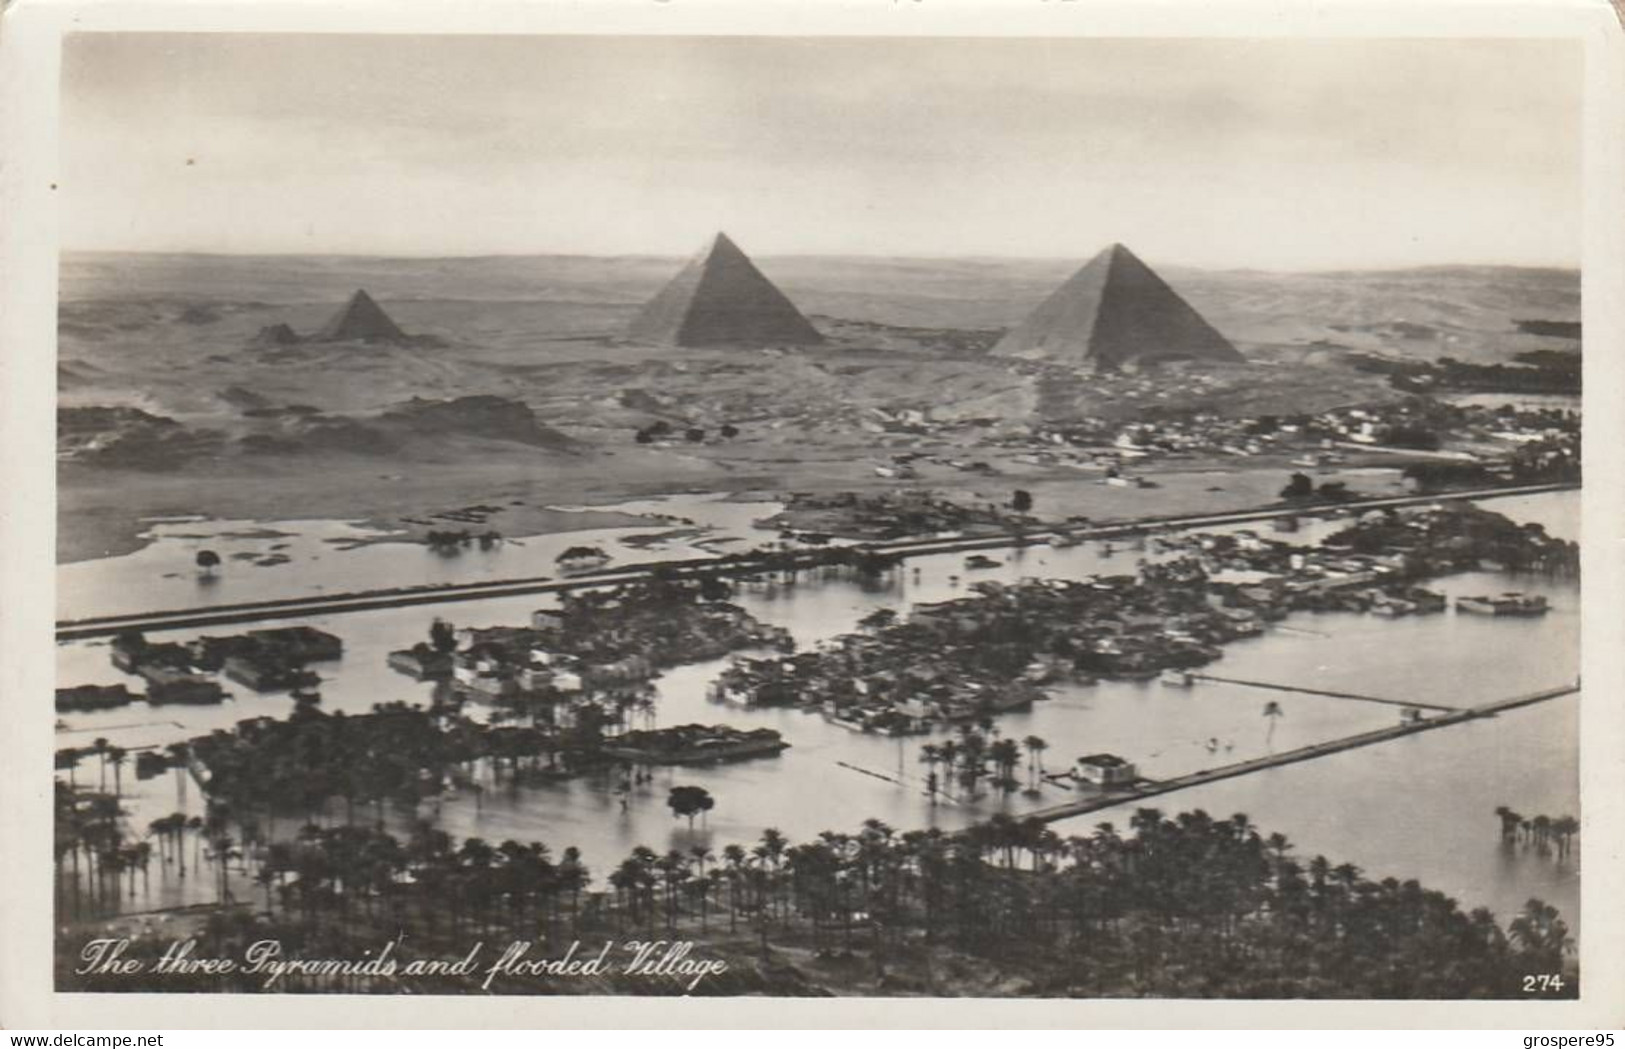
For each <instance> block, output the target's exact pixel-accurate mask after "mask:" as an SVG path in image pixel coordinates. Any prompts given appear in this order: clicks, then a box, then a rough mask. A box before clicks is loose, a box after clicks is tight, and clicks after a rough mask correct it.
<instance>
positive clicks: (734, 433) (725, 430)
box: [633, 419, 739, 444]
mask: <svg viewBox="0 0 1625 1049" xmlns="http://www.w3.org/2000/svg"><path fill="white" fill-rule="evenodd" d="M676 433H677V430H676V429H675V428H674V427H673V426H672V425H671V423H668V422H667V421H666V420H664V419H659V420H656V421H655V422H652V423H650V424H649V425H648V426H644V427H642V428H640V429H639V430H637V432H636V433H635V434H634V435H633V437H634V439H635V440H636V441H637V442H638V443H639V444H653V443H654V442H655V441H659V440H665V439H667V438H669V437H671V436H673V435H674V434H676ZM682 434H683V440H685V441H687V442H689V443H690V444H699V443H700V442H701V441H704V440H705V438H706V431H705V428H704V427H703V426H687V427H684V428H683V431H682ZM717 436H718V437H721V438H722V439H723V440H728V441H731V440H733V439H734V438H735V437H738V436H739V427H737V426H735V425H733V424H732V423H723V424H722V425H721V426H719V427H717Z"/></svg>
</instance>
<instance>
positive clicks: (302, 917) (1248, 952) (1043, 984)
mask: <svg viewBox="0 0 1625 1049" xmlns="http://www.w3.org/2000/svg"><path fill="white" fill-rule="evenodd" d="M1127 830H1128V833H1120V832H1119V831H1118V829H1117V828H1116V827H1115V826H1114V825H1112V824H1111V823H1101V824H1099V825H1098V826H1097V827H1096V829H1095V830H1094V831H1093V832H1092V833H1090V834H1084V835H1074V836H1071V837H1064V838H1063V837H1061V836H1059V835H1057V834H1056V833H1054V832H1053V831H1052V830H1051V829H1050V828H1049V827H1048V826H1046V825H1044V824H1043V823H1041V822H1039V821H1037V820H1031V819H1029V820H1016V819H1012V818H1009V817H1005V816H996V817H994V818H993V819H992V820H990V821H988V822H987V823H985V824H981V825H978V826H976V827H973V828H971V829H970V830H967V831H965V832H963V833H960V834H949V833H946V832H944V831H942V830H940V829H936V828H932V829H927V830H917V831H909V832H904V833H899V832H897V831H895V830H894V829H893V828H891V827H890V826H888V825H886V824H885V823H883V822H881V821H879V820H873V819H871V820H867V821H865V823H864V824H863V826H862V827H861V828H860V829H859V830H858V831H857V832H856V833H852V834H846V833H838V832H834V831H826V832H824V833H822V834H820V835H818V836H817V837H816V838H814V839H812V840H809V841H805V842H802V843H800V844H792V843H791V842H790V841H789V840H788V839H787V838H785V836H784V835H782V834H781V833H779V832H778V831H776V830H772V829H769V830H767V831H764V832H763V834H762V836H761V838H760V840H759V841H758V842H757V843H755V844H754V845H751V846H747V845H742V844H733V845H729V846H728V847H726V848H725V849H723V850H722V852H721V854H720V856H719V855H716V854H713V853H712V852H711V851H710V850H709V849H708V848H707V847H706V846H704V845H700V844H697V845H694V846H693V847H691V848H689V849H688V850H686V851H682V850H678V849H672V850H670V851H668V852H666V853H664V854H660V853H657V852H655V851H654V850H651V849H648V848H645V847H642V846H639V847H638V848H635V849H633V850H632V851H631V853H630V854H629V855H628V856H627V857H626V858H625V859H624V860H622V861H621V862H620V863H619V864H617V865H616V866H614V867H613V868H612V869H611V870H610V871H609V872H608V874H607V876H606V877H605V879H604V881H605V884H604V887H603V888H602V889H600V890H596V891H594V890H592V889H591V888H590V885H591V881H592V878H591V873H590V872H589V871H588V870H587V868H586V866H585V865H584V864H583V862H582V859H581V856H580V854H579V853H577V852H576V851H575V850H573V849H566V850H564V851H563V852H562V853H560V854H558V855H557V856H556V857H555V855H554V853H553V852H552V850H551V849H549V848H548V847H547V846H546V845H544V844H542V843H538V842H532V843H528V844H527V843H520V842H517V841H504V842H502V843H500V844H498V845H492V844H490V843H489V842H486V841H484V840H482V839H478V838H470V839H467V840H466V841H463V842H462V843H460V844H459V843H457V842H455V841H453V840H452V839H451V838H450V837H449V836H448V835H446V834H445V833H443V832H441V831H438V830H435V829H433V828H431V827H429V826H427V825H421V826H419V827H418V829H417V830H416V831H415V832H414V833H413V834H412V835H411V836H410V838H409V839H407V840H404V841H403V840H400V839H397V838H395V837H393V836H392V835H390V834H388V833H386V832H384V831H382V830H380V829H377V828H367V827H356V826H340V827H333V828H321V827H318V826H314V825H311V826H307V827H305V828H304V829H303V830H302V831H300V832H299V834H298V835H297V837H295V838H294V839H293V840H290V841H279V842H273V843H271V844H269V845H267V846H265V847H263V848H259V849H255V850H251V851H250V852H249V854H248V855H247V856H246V857H244V858H243V859H242V860H241V862H242V863H244V865H245V870H247V871H249V873H251V875H252V877H253V880H254V881H255V882H256V883H257V884H258V885H259V886H261V887H262V888H263V889H264V901H263V908H259V907H257V906H256V907H255V908H254V911H256V912H257V913H244V912H242V911H240V912H239V913H238V915H237V916H236V917H234V918H232V919H231V920H225V919H221V920H217V921H216V922H214V923H213V925H212V928H211V930H210V933H211V935H212V937H213V938H214V940H215V941H216V942H214V943H213V944H211V947H212V948H213V950H215V951H217V952H223V953H227V954H230V953H233V952H234V951H240V949H241V947H242V946H243V945H244V944H246V943H247V942H249V941H250V940H252V939H264V938H277V939H280V940H282V941H283V942H284V944H287V945H292V946H294V947H295V948H297V945H299V944H300V943H303V942H308V941H309V940H310V939H311V938H312V936H313V935H318V934H319V935H322V936H325V937H326V942H327V943H328V944H330V945H336V946H339V947H342V946H344V945H345V944H346V943H347V944H348V945H349V946H350V947H351V948H352V949H359V948H361V947H363V946H364V945H365V946H374V945H376V943H377V942H378V941H379V940H380V938H382V939H390V940H395V941H396V942H397V943H398V944H400V945H402V947H403V949H404V951H405V952H406V953H405V954H403V958H404V957H407V956H410V954H411V952H418V951H421V952H425V953H426V954H427V955H429V956H437V955H438V956H444V955H445V954H446V953H447V952H448V950H453V951H454V950H455V945H459V944H461V945H466V943H467V942H469V941H471V940H474V939H485V940H492V941H506V940H509V939H514V938H533V937H540V938H545V942H552V943H568V942H570V941H571V940H572V939H578V938H579V939H584V940H585V939H586V938H589V937H595V936H600V935H601V936H604V937H608V936H626V935H632V934H640V935H642V936H644V937H646V938H651V939H652V938H654V937H656V936H664V937H666V938H670V939H678V938H681V939H686V940H692V941H696V942H697V943H698V944H699V949H700V952H701V953H711V954H712V955H713V956H715V954H716V953H718V952H731V953H730V955H729V956H730V958H731V961H730V964H731V965H743V964H745V963H748V962H749V960H750V957H751V956H752V955H758V952H759V955H758V956H759V957H760V958H761V961H762V970H764V971H765V970H769V969H782V968H783V967H784V966H783V963H782V962H780V961H775V960H774V957H773V948H774V947H775V946H794V947H797V948H801V949H810V950H811V951H813V952H814V954H815V957H820V958H852V959H855V958H857V957H859V956H860V955H867V956H868V959H869V961H870V963H872V967H873V971H874V972H875V973H876V977H875V983H874V986H873V993H886V992H888V991H899V992H902V993H932V992H933V991H936V990H938V988H937V987H936V985H935V981H936V980H937V979H938V976H937V975H936V974H938V973H940V972H941V971H942V970H943V968H944V965H943V963H944V961H945V960H947V959H950V958H955V957H959V958H969V959H981V960H982V961H983V962H984V963H986V964H992V965H996V966H997V967H998V968H999V970H1000V971H1001V973H1002V974H1003V976H1004V977H1005V978H1006V982H1007V984H1008V985H1012V986H1014V987H1016V988H1017V991H1016V993H1021V994H1030V995H1044V996H1080V997H1081V996H1091V997H1098V996H1148V997H1259V998H1274V997H1348V998H1372V999H1375V998H1463V997H1514V996H1517V995H1519V994H1520V990H1519V984H1520V981H1521V977H1522V975H1523V974H1524V973H1527V972H1562V971H1564V966H1565V963H1566V962H1567V961H1568V958H1569V952H1570V948H1571V943H1570V938H1569V934H1568V930H1567V928H1566V926H1565V924H1564V923H1563V921H1562V919H1561V917H1560V916H1559V915H1558V914H1557V912H1556V910H1555V909H1553V908H1551V907H1549V906H1548V905H1546V904H1544V903H1542V902H1541V901H1538V900H1531V901H1530V902H1529V905H1528V906H1527V907H1526V908H1525V909H1524V910H1523V911H1522V912H1521V913H1520V914H1519V915H1517V917H1516V918H1515V919H1514V920H1513V921H1511V922H1510V923H1509V924H1508V926H1507V927H1506V928H1504V929H1503V928H1502V927H1501V926H1500V925H1499V924H1498V923H1497V921H1496V920H1495V918H1494V916H1493V915H1492V914H1491V913H1490V912H1489V911H1487V910H1484V909H1482V908H1479V909H1475V910H1473V911H1471V912H1463V911H1462V910H1461V908H1460V907H1459V906H1458V904H1457V903H1456V901H1455V900H1453V899H1451V898H1449V897H1448V896H1446V895H1444V894H1442V893H1439V892H1436V891H1433V890H1429V889H1426V888H1424V887H1422V886H1421V885H1420V884H1418V883H1417V882H1415V881H1403V882H1402V881H1398V880H1395V879H1392V878H1386V879H1382V880H1380V881H1375V880H1371V879H1368V878H1366V877H1365V876H1364V875H1363V874H1362V872H1361V871H1360V870H1359V869H1358V868H1357V867H1354V866H1353V865H1351V864H1347V863H1343V864H1334V863H1333V862H1332V861H1330V860H1328V859H1326V858H1325V857H1322V856H1315V857H1313V858H1311V859H1310V860H1308V861H1307V862H1302V861H1300V860H1299V859H1298V858H1297V857H1296V856H1295V855H1294V853H1293V850H1292V847H1291V844H1290V843H1289V842H1288V841H1287V839H1286V838H1285V837H1283V836H1281V835H1279V834H1268V835H1266V834H1264V833H1262V832H1261V831H1260V830H1259V829H1258V828H1257V827H1256V826H1254V825H1253V823H1252V822H1251V820H1249V819H1248V818H1247V816H1245V815H1242V814H1237V815H1235V816H1232V817H1230V818H1228V819H1219V818H1214V817H1212V816H1210V815H1208V814H1207V813H1205V812H1203V811H1201V810H1196V811H1192V812H1185V813H1181V814H1179V815H1178V816H1175V817H1168V816H1165V815H1164V814H1163V813H1161V812H1160V811H1158V810H1156V809H1152V808H1142V809H1139V810H1137V811H1136V812H1135V813H1134V815H1133V817H1132V818H1131V819H1130V820H1129V826H1128V828H1127ZM181 844H182V846H183V847H182V848H180V849H178V850H177V849H176V848H174V847H173V846H171V847H170V848H168V849H166V850H165V860H164V862H166V863H167V862H172V860H173V857H172V854H174V853H176V852H179V853H181V854H182V855H184V842H182V843H181ZM62 854H63V853H62V850H61V848H60V847H59V857H60V856H61V855H62ZM209 854H210V855H211V856H219V857H222V859H221V860H219V862H220V863H221V864H225V863H229V862H231V858H232V857H233V856H234V855H240V853H238V852H236V851H235V850H233V849H232V848H231V847H230V843H229V841H226V840H223V839H218V838H217V839H215V840H214V841H212V842H210V843H209ZM245 902H246V901H245ZM160 949H161V945H159V944H154V943H148V942H140V943H138V944H137V945H136V948H135V950H136V952H137V955H139V952H141V951H143V950H145V951H149V952H156V951H158V950H160ZM462 950H466V946H464V947H463V948H462ZM68 953H70V954H71V953H72V952H68ZM456 953H458V954H460V953H461V952H460V951H457V952H456ZM341 956H342V955H341ZM126 979H127V978H126ZM478 980H479V977H478V976H476V977H474V978H472V979H470V980H467V981H465V982H464V983H463V984H461V985H457V984H455V983H454V984H453V985H452V986H449V987H448V988H446V989H448V990H462V991H468V990H473V989H475V987H476V986H477V983H478ZM239 982H240V984H241V986H238V985H235V984H232V979H231V978H230V977H226V978H221V977H198V978H197V984H198V986H197V988H196V989H199V990H206V989H207V990H221V989H240V990H260V989H262V988H261V987H260V986H259V985H258V983H257V982H253V981H246V980H244V981H239ZM1577 982H1578V981H1575V980H1570V981H1567V982H1566V985H1565V990H1566V991H1570V992H1573V993H1577V988H1576V984H1577ZM227 985H229V986H227ZM64 986H65V987H72V988H75V989H83V990H95V989H98V986H99V985H98V984H97V982H96V981H95V980H94V979H81V978H75V977H73V976H72V975H71V972H70V974H69V975H68V976H67V977H66V981H65V984H64ZM119 986H120V987H121V988H122V989H125V990H129V989H139V988H133V987H131V986H130V985H129V984H128V983H127V982H123V983H121V984H120V985H119ZM530 987H531V989H532V990H534V987H535V984H534V982H532V983H531V984H530ZM170 989H174V983H173V980H172V979H171V983H170ZM300 989H303V990H351V991H353V990H367V989H374V990H394V989H397V988H394V987H392V986H385V987H377V986H370V985H367V984H365V983H362V984H360V985H358V984H357V983H356V982H355V981H353V980H348V981H346V980H343V979H335V980H333V981H328V982H323V981H320V980H316V981H310V980H307V981H305V982H304V983H303V984H302V985H301V987H300Z"/></svg>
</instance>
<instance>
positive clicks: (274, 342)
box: [249, 324, 299, 346]
mask: <svg viewBox="0 0 1625 1049" xmlns="http://www.w3.org/2000/svg"><path fill="white" fill-rule="evenodd" d="M298 341H299V333H298V332H296V331H294V330H293V329H292V328H290V327H288V326H287V325H286V324H267V325H266V326H265V327H263V328H261V329H260V331H259V334H258V335H256V336H254V338H253V339H252V340H251V341H250V343H249V345H251V346H292V345H293V344H294V343H296V342H298Z"/></svg>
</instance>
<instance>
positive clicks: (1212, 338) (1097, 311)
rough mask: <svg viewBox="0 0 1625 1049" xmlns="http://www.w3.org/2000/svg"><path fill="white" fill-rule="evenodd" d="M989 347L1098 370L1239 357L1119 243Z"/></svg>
mask: <svg viewBox="0 0 1625 1049" xmlns="http://www.w3.org/2000/svg"><path fill="white" fill-rule="evenodd" d="M993 352H994V353H996V354H1000V355H1003V356H1008V357H1026V358H1029V359H1033V360H1047V361H1055V362H1057V363H1061V364H1090V365H1093V366H1094V367H1096V368H1101V369H1114V368H1120V367H1122V366H1123V365H1125V364H1130V363H1132V364H1136V365H1138V364H1142V363H1151V362H1155V361H1159V360H1211V361H1241V360H1243V359H1244V358H1243V357H1242V356H1241V354H1240V353H1238V352H1236V348H1235V347H1234V346H1232V345H1230V342H1229V340H1228V339H1226V338H1225V337H1224V336H1223V335H1220V334H1219V333H1218V332H1217V331H1215V330H1214V328H1213V326H1212V325H1211V324H1209V323H1208V322H1207V321H1205V320H1203V319H1202V315H1201V314H1200V313H1197V312H1196V311H1195V310H1194V309H1192V308H1191V306H1190V304H1189V303H1187V302H1186V301H1185V300H1184V299H1182V298H1180V297H1179V293H1178V292H1176V291H1175V290H1174V289H1172V288H1170V287H1169V286H1168V285H1167V284H1166V283H1165V282H1164V281H1163V279H1162V278H1161V277H1159V276H1157V275H1156V274H1155V273H1153V272H1152V271H1151V267H1149V266H1147V265H1146V264H1145V263H1143V262H1141V261H1140V260H1139V259H1138V258H1137V257H1136V256H1135V254H1134V253H1133V252H1132V251H1130V250H1128V249H1127V248H1125V247H1123V245H1121V244H1113V245H1112V246H1111V247H1109V248H1107V249H1106V250H1104V251H1102V252H1101V253H1100V254H1099V255H1096V256H1095V257H1094V258H1092V259H1090V260H1089V262H1088V263H1087V264H1086V265H1085V266H1084V267H1083V268H1082V269H1080V270H1079V271H1078V272H1077V273H1075V274H1073V275H1072V278H1071V279H1070V280H1068V281H1067V282H1066V283H1065V284H1062V285H1061V286H1060V287H1059V288H1057V289H1056V290H1055V293H1054V294H1052V295H1051V296H1050V297H1049V298H1047V299H1045V300H1044V301H1043V302H1042V303H1040V304H1039V306H1038V308H1037V309H1035V310H1033V312H1032V313H1030V314H1029V315H1028V316H1027V319H1026V320H1024V321H1022V322H1021V323H1020V324H1018V325H1017V326H1016V327H1014V328H1012V329H1011V330H1010V331H1009V332H1008V333H1007V334H1006V335H1005V336H1004V338H1002V339H1000V340H999V341H998V343H997V344H996V345H995V346H994V347H993Z"/></svg>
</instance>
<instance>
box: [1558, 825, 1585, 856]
mask: <svg viewBox="0 0 1625 1049" xmlns="http://www.w3.org/2000/svg"><path fill="white" fill-rule="evenodd" d="M1579 832H1580V821H1579V820H1577V819H1575V818H1574V817H1573V816H1559V817H1557V819H1555V820H1553V821H1552V833H1553V834H1556V835H1557V854H1558V855H1559V856H1567V855H1568V854H1569V845H1570V844H1571V839H1573V837H1574V835H1576V834H1578V833H1579Z"/></svg>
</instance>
